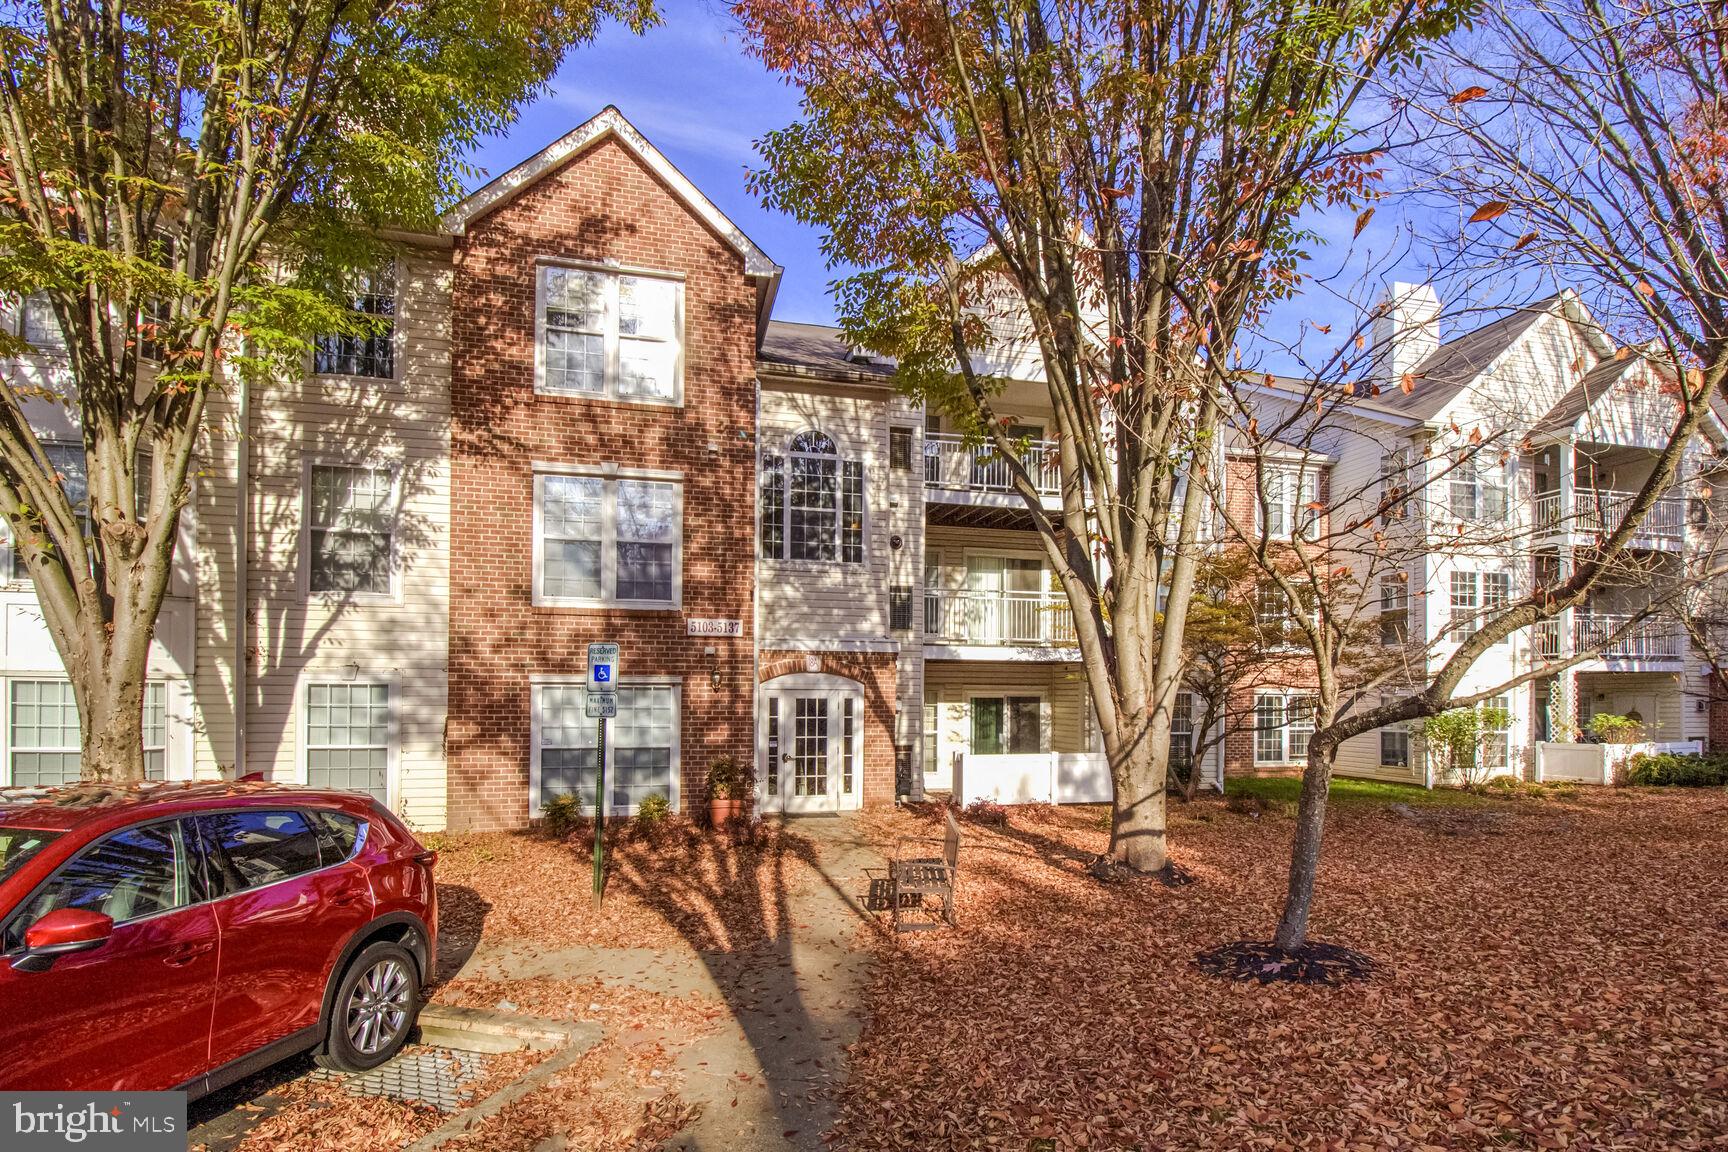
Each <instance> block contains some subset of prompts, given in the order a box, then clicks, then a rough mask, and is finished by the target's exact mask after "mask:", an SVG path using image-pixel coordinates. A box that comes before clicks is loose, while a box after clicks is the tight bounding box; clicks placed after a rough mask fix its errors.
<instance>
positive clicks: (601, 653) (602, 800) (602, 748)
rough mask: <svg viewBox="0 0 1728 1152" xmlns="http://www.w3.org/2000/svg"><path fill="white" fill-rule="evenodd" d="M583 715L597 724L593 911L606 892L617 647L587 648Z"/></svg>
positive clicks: (589, 646)
mask: <svg viewBox="0 0 1728 1152" xmlns="http://www.w3.org/2000/svg"><path fill="white" fill-rule="evenodd" d="M586 701H587V703H586V706H585V707H584V709H583V711H584V712H585V713H586V714H587V715H588V716H589V717H591V718H593V719H595V720H596V721H598V722H599V725H600V730H599V733H598V736H599V738H598V739H597V740H595V741H594V907H596V908H598V907H600V899H601V897H602V895H603V894H604V893H605V891H606V721H607V720H608V719H609V718H611V717H613V716H616V715H618V645H616V644H614V643H611V642H605V643H599V644H590V645H588V694H587V697H586Z"/></svg>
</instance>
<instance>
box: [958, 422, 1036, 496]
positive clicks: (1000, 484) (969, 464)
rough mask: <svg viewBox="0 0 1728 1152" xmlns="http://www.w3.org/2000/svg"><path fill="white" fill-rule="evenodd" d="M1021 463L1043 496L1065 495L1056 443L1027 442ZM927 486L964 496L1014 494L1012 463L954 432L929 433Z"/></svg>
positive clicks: (1021, 454) (1022, 452) (992, 450)
mask: <svg viewBox="0 0 1728 1152" xmlns="http://www.w3.org/2000/svg"><path fill="white" fill-rule="evenodd" d="M1023 445H1024V447H1023V448H1022V451H1021V453H1020V463H1021V464H1022V465H1023V466H1024V467H1025V469H1026V472H1027V474H1028V475H1030V476H1031V477H1032V483H1033V485H1034V486H1035V487H1036V488H1037V489H1038V492H1039V494H1040V495H1043V496H1056V495H1059V494H1060V493H1061V491H1062V472H1061V467H1060V465H1059V464H1058V462H1057V457H1056V441H1054V440H1029V441H1024V442H1023ZM924 483H925V484H926V485H928V486H929V487H931V488H946V489H951V490H954V491H960V492H1012V491H1013V490H1014V488H1013V479H1012V473H1011V470H1010V469H1009V467H1008V461H1007V460H1005V459H1003V458H1002V457H1001V456H999V455H998V454H997V452H996V450H995V449H994V448H992V447H989V446H987V445H986V446H979V445H977V444H971V445H969V444H967V443H966V439H965V437H963V436H958V435H955V434H954V433H952V432H929V433H926V434H925V436H924Z"/></svg>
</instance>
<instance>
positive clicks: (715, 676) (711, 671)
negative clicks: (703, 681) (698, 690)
mask: <svg viewBox="0 0 1728 1152" xmlns="http://www.w3.org/2000/svg"><path fill="white" fill-rule="evenodd" d="M702 654H703V655H704V656H706V657H708V687H710V688H712V689H714V690H715V691H716V692H718V691H719V690H720V684H721V678H720V657H719V655H718V653H716V652H715V651H714V649H713V648H712V647H708V648H704V649H702Z"/></svg>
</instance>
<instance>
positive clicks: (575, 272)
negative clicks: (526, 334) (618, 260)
mask: <svg viewBox="0 0 1728 1152" xmlns="http://www.w3.org/2000/svg"><path fill="white" fill-rule="evenodd" d="M536 297H537V300H538V304H537V309H536V312H537V315H536V324H535V326H536V330H537V349H538V356H537V367H538V371H537V379H536V385H537V390H538V391H540V392H545V393H551V394H553V395H560V396H597V397H605V398H608V399H613V400H636V401H644V402H648V403H655V404H677V403H680V402H681V398H682V395H683V327H684V285H683V284H682V283H681V282H680V281H678V280H677V279H674V278H672V277H667V276H650V275H643V274H640V273H628V274H626V273H621V272H613V271H606V270H601V269H596V268H576V267H565V266H563V265H555V264H546V265H542V266H541V267H540V271H539V283H538V292H537V293H536Z"/></svg>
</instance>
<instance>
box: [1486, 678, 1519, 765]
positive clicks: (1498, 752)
mask: <svg viewBox="0 0 1728 1152" xmlns="http://www.w3.org/2000/svg"><path fill="white" fill-rule="evenodd" d="M1482 713H1483V721H1482V767H1483V769H1484V770H1485V771H1489V772H1493V771H1498V770H1499V769H1502V768H1505V767H1507V766H1509V765H1510V764H1511V762H1512V698H1511V697H1510V696H1490V697H1489V698H1488V699H1487V700H1485V701H1483V703H1482ZM1490 721H1492V723H1490Z"/></svg>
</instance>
